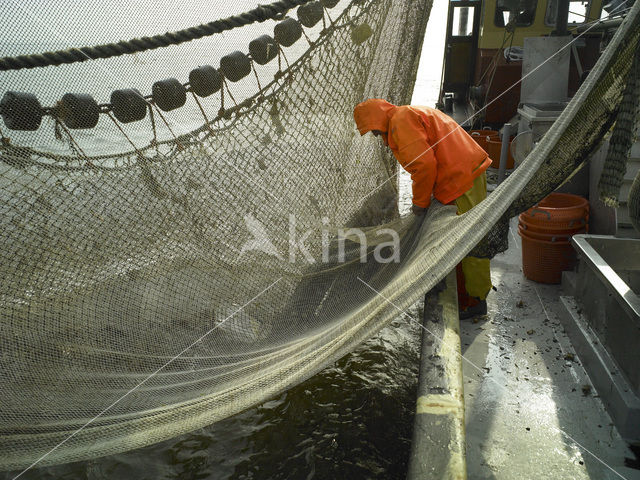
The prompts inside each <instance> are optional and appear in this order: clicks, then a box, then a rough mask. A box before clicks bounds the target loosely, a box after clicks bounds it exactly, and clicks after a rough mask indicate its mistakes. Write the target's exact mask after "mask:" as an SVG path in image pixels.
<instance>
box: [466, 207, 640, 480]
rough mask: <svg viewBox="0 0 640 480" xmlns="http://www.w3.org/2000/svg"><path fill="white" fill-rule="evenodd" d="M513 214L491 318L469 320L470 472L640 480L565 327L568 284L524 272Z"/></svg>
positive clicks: (498, 264) (495, 267)
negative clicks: (534, 277)
mask: <svg viewBox="0 0 640 480" xmlns="http://www.w3.org/2000/svg"><path fill="white" fill-rule="evenodd" d="M515 220H516V219H514V222H512V224H511V230H510V238H509V243H510V247H509V250H508V251H507V252H505V253H503V254H500V255H498V256H496V257H495V258H494V259H493V261H492V264H491V268H492V279H493V284H494V286H495V287H496V288H497V291H494V292H492V293H491V294H490V295H489V298H488V300H487V303H488V310H489V311H488V315H487V316H486V317H479V318H476V319H474V320H465V321H462V322H461V348H462V354H463V362H462V363H463V373H464V398H465V408H466V415H465V417H466V441H467V469H468V478H470V479H474V480H476V479H495V480H501V479H505V480H507V479H509V480H513V479H518V478H521V479H533V478H558V479H560V478H562V479H576V480H581V479H593V480H595V479H597V480H606V479H621V478H622V479H627V480H636V479H640V470H638V468H640V467H639V466H638V460H637V459H636V457H635V456H634V454H633V452H632V451H631V450H630V448H629V446H628V444H627V443H626V442H625V441H624V440H623V439H622V438H621V437H620V435H619V434H618V432H617V430H616V428H615V427H614V426H613V424H612V421H611V418H610V417H609V415H608V414H607V412H606V410H605V408H604V406H603V404H602V402H601V401H600V399H599V398H598V392H597V391H595V389H594V388H593V387H592V384H591V381H590V379H589V376H588V375H587V373H586V372H585V369H584V368H583V367H582V365H581V360H580V357H579V356H578V355H577V354H576V353H575V352H574V350H573V348H572V345H571V342H570V340H569V338H568V337H567V335H566V333H565V332H564V328H563V326H562V324H561V322H560V319H559V316H558V312H560V308H561V305H560V298H559V297H560V295H561V293H562V289H561V287H560V286H559V285H543V284H539V283H535V282H533V281H530V280H528V279H526V278H525V277H524V275H523V274H522V267H521V265H522V261H521V243H520V237H519V236H518V234H517V221H515ZM633 466H635V468H631V467H633Z"/></svg>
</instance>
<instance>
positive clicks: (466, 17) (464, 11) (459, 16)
mask: <svg viewBox="0 0 640 480" xmlns="http://www.w3.org/2000/svg"><path fill="white" fill-rule="evenodd" d="M474 13H475V7H455V8H454V9H453V25H452V28H451V35H452V36H454V37H470V36H471V35H473V15H474Z"/></svg>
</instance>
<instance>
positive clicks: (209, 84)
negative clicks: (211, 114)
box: [189, 65, 222, 97]
mask: <svg viewBox="0 0 640 480" xmlns="http://www.w3.org/2000/svg"><path fill="white" fill-rule="evenodd" d="M189 85H190V86H191V91H192V92H193V93H195V94H196V95H198V96H199V97H208V96H209V95H212V94H214V93H216V92H217V91H218V90H220V89H221V88H222V74H221V73H220V71H219V70H217V69H215V68H214V67H212V66H211V65H202V66H201V67H198V68H194V69H193V70H191V72H189Z"/></svg>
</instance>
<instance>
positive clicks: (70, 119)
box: [55, 93, 100, 129]
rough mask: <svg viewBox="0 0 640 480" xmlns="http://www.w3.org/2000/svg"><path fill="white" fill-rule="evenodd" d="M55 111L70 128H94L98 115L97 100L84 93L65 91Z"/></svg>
mask: <svg viewBox="0 0 640 480" xmlns="http://www.w3.org/2000/svg"><path fill="white" fill-rule="evenodd" d="M55 112H56V114H57V116H58V117H59V118H60V119H61V120H62V121H63V122H64V124H65V125H66V126H67V127H68V128H71V129H84V128H94V127H95V126H96V125H97V124H98V119H99V117H100V107H99V106H98V102H96V101H95V100H94V99H93V97H92V96H91V95H87V94H85V93H65V94H64V96H63V97H62V100H60V101H59V102H58V105H57V106H56V108H55Z"/></svg>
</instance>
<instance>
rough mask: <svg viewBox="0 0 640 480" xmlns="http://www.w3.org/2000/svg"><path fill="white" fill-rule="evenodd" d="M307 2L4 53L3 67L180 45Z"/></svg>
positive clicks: (283, 1)
mask: <svg viewBox="0 0 640 480" xmlns="http://www.w3.org/2000/svg"><path fill="white" fill-rule="evenodd" d="M307 2H309V0H280V1H278V2H274V3H271V4H268V5H260V6H258V7H257V8H254V9H253V10H250V11H248V12H245V13H242V14H240V15H234V16H231V17H229V18H224V19H221V20H216V21H214V22H209V23H204V24H202V25H197V26H195V27H190V28H186V29H183V30H178V31H175V32H167V33H163V34H161V35H154V36H152V37H142V38H134V39H132V40H123V41H121V42H118V43H107V44H103V45H95V46H89V47H81V48H70V49H68V50H57V51H55V52H44V53H36V54H32V55H19V56H16V57H3V58H0V71H7V70H21V69H23V68H38V67H48V66H54V65H62V64H68V63H77V62H85V61H87V60H95V59H98V58H111V57H118V56H120V55H126V54H130V53H140V52H144V51H147V50H153V49H155V48H162V47H168V46H169V45H179V44H181V43H184V42H190V41H191V40H197V39H199V38H203V37H207V36H211V35H215V34H216V33H221V32H224V31H226V30H232V29H234V28H237V27H242V26H244V25H250V24H252V23H255V22H264V21H266V20H271V19H277V18H278V17H280V16H281V15H282V14H283V13H285V12H287V11H288V10H290V9H291V8H294V7H296V6H298V5H302V4H304V3H307Z"/></svg>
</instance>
